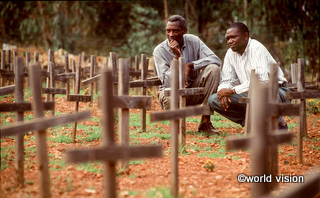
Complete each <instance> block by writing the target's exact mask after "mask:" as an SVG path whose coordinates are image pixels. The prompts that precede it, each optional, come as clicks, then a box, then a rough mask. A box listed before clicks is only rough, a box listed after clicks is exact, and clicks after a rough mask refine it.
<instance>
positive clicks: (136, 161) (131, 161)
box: [129, 159, 147, 165]
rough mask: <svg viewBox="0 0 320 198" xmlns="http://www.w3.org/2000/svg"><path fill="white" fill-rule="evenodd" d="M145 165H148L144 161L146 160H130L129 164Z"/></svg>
mask: <svg viewBox="0 0 320 198" xmlns="http://www.w3.org/2000/svg"><path fill="white" fill-rule="evenodd" d="M145 163H147V162H146V161H144V160H141V159H139V160H130V162H129V164H130V165H137V164H145Z"/></svg>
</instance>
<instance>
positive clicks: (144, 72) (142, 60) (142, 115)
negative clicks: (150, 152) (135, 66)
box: [141, 54, 148, 132]
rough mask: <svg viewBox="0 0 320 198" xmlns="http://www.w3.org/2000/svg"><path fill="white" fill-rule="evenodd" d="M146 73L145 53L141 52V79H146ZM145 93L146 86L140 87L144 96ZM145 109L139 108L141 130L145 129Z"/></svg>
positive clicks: (144, 130)
mask: <svg viewBox="0 0 320 198" xmlns="http://www.w3.org/2000/svg"><path fill="white" fill-rule="evenodd" d="M147 73H148V64H147V55H146V54H141V80H146V78H147ZM146 94H147V88H146V87H145V86H144V87H142V88H141V95H142V96H145V95H146ZM146 123H147V111H146V109H141V131H142V132H146V131H147V126H146Z"/></svg>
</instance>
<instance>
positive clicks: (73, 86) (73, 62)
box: [71, 60, 77, 93]
mask: <svg viewBox="0 0 320 198" xmlns="http://www.w3.org/2000/svg"><path fill="white" fill-rule="evenodd" d="M71 67H72V73H75V72H76V71H77V69H76V62H75V60H72V65H71ZM72 89H73V93H76V78H74V79H73V80H72Z"/></svg>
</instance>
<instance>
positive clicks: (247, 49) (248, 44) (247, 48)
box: [242, 37, 251, 55]
mask: <svg viewBox="0 0 320 198" xmlns="http://www.w3.org/2000/svg"><path fill="white" fill-rule="evenodd" d="M250 43H251V38H250V37H249V40H248V43H247V47H246V49H245V50H244V52H243V54H242V55H244V54H247V53H248V51H249V46H250Z"/></svg>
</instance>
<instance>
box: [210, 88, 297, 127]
mask: <svg viewBox="0 0 320 198" xmlns="http://www.w3.org/2000/svg"><path fill="white" fill-rule="evenodd" d="M288 91H290V90H289V89H288V88H287V87H283V86H282V87H279V102H280V103H290V102H291V100H288V99H287V98H286V92H288ZM240 97H248V93H241V94H233V95H231V96H230V100H231V102H228V106H229V108H228V109H227V111H225V110H224V109H223V108H222V107H221V106H220V101H219V100H218V97H217V93H215V94H212V95H211V96H210V97H209V99H208V103H209V105H210V108H211V109H212V110H214V111H216V112H218V113H219V114H220V115H222V116H224V117H225V118H227V119H229V120H231V121H233V122H235V123H238V124H240V125H241V126H244V125H245V117H246V104H245V103H239V98H240Z"/></svg>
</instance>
